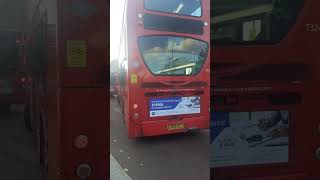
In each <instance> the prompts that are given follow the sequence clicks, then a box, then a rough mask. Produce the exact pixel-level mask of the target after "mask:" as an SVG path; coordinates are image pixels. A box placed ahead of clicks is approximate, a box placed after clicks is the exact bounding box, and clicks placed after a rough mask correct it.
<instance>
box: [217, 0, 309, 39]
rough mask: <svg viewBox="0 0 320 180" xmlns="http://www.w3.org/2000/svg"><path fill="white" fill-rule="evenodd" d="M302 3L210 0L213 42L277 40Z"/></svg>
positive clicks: (294, 0) (282, 35)
mask: <svg viewBox="0 0 320 180" xmlns="http://www.w3.org/2000/svg"><path fill="white" fill-rule="evenodd" d="M303 3H304V1H303V0H281V1H280V0H242V1H232V2H231V1H228V0H212V1H211V4H212V5H213V6H212V8H211V17H212V21H211V23H212V24H213V25H212V27H213V29H212V31H211V38H212V39H213V43H214V44H219V43H231V44H232V43H246V42H254V43H264V42H271V43H273V42H278V41H280V40H281V39H282V38H283V37H284V36H286V35H287V34H288V32H289V30H290V28H291V27H292V25H293V24H294V23H295V21H296V19H297V16H298V14H299V12H300V10H301V8H302V6H303Z"/></svg>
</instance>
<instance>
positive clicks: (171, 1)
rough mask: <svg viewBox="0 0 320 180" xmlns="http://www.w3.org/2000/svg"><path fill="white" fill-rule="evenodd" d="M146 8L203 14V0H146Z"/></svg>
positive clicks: (191, 14) (175, 12)
mask: <svg viewBox="0 0 320 180" xmlns="http://www.w3.org/2000/svg"><path fill="white" fill-rule="evenodd" d="M144 4H145V8H146V9H148V10H152V11H161V12H166V13H174V14H180V15H188V16H195V17H200V16H201V0H145V1H144Z"/></svg>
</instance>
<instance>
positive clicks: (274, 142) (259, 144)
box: [210, 111, 289, 168]
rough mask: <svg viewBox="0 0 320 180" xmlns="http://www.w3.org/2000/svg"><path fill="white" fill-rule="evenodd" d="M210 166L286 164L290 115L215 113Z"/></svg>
mask: <svg viewBox="0 0 320 180" xmlns="http://www.w3.org/2000/svg"><path fill="white" fill-rule="evenodd" d="M210 123H211V127H210V146H211V147H210V149H211V155H210V156H211V157H210V166H211V167H213V168H215V167H228V166H241V165H256V164H270V163H286V162H288V160H289V112H288V111H256V112H214V113H212V114H211V122H210Z"/></svg>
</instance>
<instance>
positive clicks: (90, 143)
mask: <svg viewBox="0 0 320 180" xmlns="http://www.w3.org/2000/svg"><path fill="white" fill-rule="evenodd" d="M25 3H26V8H27V10H26V11H27V12H29V13H28V14H29V15H30V16H28V18H27V19H26V22H25V23H26V24H27V27H26V28H27V31H26V36H27V37H28V38H27V39H26V42H25V44H26V46H25V52H26V53H25V57H26V62H27V74H28V81H27V88H26V90H27V91H26V92H27V98H26V99H27V101H26V109H25V121H26V124H27V127H28V128H29V129H31V130H32V132H33V135H34V137H35V140H36V145H37V148H38V150H39V157H40V158H39V159H40V165H41V175H42V179H43V180H67V179H68V180H76V179H88V180H97V179H99V180H100V179H101V180H107V179H109V174H108V173H107V172H108V169H107V166H108V163H109V162H108V161H109V153H108V148H107V145H108V144H107V136H108V113H107V109H108V105H107V98H108V89H107V87H106V86H107V83H106V82H107V78H108V74H107V71H106V69H107V63H108V62H107V60H106V59H107V57H106V52H107V47H108V46H107V42H108V36H107V34H108V33H109V32H108V29H107V24H108V18H107V14H108V8H109V7H108V4H107V1H104V0H93V1H64V0H57V1H53V0H44V1H31V0H26V1H25Z"/></svg>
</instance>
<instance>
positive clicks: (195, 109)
mask: <svg viewBox="0 0 320 180" xmlns="http://www.w3.org/2000/svg"><path fill="white" fill-rule="evenodd" d="M149 111H150V117H158V116H172V115H181V114H196V113H200V96H190V97H168V98H151V99H150V104H149Z"/></svg>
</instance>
